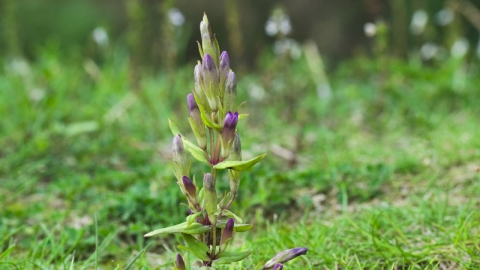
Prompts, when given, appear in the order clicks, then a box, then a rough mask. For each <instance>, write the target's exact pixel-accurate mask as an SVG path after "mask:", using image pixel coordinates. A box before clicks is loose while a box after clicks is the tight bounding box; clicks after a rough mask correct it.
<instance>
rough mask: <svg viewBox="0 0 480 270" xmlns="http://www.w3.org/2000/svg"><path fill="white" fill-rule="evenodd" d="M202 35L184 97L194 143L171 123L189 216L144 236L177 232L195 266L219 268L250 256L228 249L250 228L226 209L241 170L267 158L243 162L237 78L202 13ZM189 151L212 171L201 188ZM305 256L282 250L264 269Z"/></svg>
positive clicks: (180, 264)
mask: <svg viewBox="0 0 480 270" xmlns="http://www.w3.org/2000/svg"><path fill="white" fill-rule="evenodd" d="M200 32H201V35H202V42H201V44H200V43H198V48H199V51H200V56H201V57H202V61H201V62H200V61H199V62H198V64H197V65H196V66H195V69H194V81H195V88H194V89H193V90H192V93H190V94H188V96H187V105H188V110H189V112H190V117H189V118H188V122H189V123H190V127H191V129H192V131H193V134H194V135H195V138H196V142H197V143H196V144H195V143H193V142H191V141H189V140H188V139H187V138H186V137H185V136H183V135H182V134H181V133H180V131H179V130H178V128H177V126H176V125H175V123H173V122H172V121H169V124H170V129H171V130H172V133H173V161H172V168H173V172H174V174H175V177H176V178H177V184H178V185H179V187H180V190H181V191H182V193H183V194H184V195H185V197H186V199H187V206H188V208H189V213H190V214H189V215H188V216H187V218H186V221H185V222H183V223H180V224H177V225H175V226H171V227H168V228H162V229H158V230H155V231H152V232H150V233H148V234H146V235H145V236H146V237H149V236H154V235H159V234H171V233H180V234H181V235H182V236H183V238H184V239H185V242H186V246H179V248H180V249H184V250H187V251H188V252H190V253H192V254H193V255H194V256H195V257H197V258H198V259H199V261H198V262H197V263H196V264H197V266H199V267H217V266H218V265H221V264H230V263H233V262H237V261H241V260H243V259H245V258H246V257H248V256H249V255H250V254H251V251H227V248H228V246H229V244H230V243H231V241H232V237H233V234H234V233H240V232H245V231H248V230H250V229H251V228H252V225H250V224H244V223H243V221H242V219H241V218H240V217H239V216H238V215H236V214H235V213H233V212H231V211H229V207H230V205H231V204H232V202H233V201H234V199H235V197H236V195H237V192H238V188H239V185H240V176H241V173H242V171H245V170H248V169H249V168H250V167H252V166H253V165H255V164H256V163H258V162H259V161H260V160H261V159H262V158H263V157H264V156H265V154H263V155H260V156H258V157H255V158H253V159H250V160H242V146H241V143H240V135H239V133H238V130H237V124H238V121H239V120H241V119H243V118H244V117H245V116H246V115H245V114H239V113H238V112H237V109H238V106H237V102H236V96H237V84H236V75H235V73H234V72H233V71H232V70H231V69H230V60H229V57H228V54H227V52H225V51H224V52H222V53H220V48H219V45H218V42H217V39H216V38H215V36H214V35H213V34H212V31H211V29H210V24H209V22H208V18H207V16H206V15H204V17H203V21H202V22H200ZM187 152H188V153H190V154H191V156H193V158H194V159H196V160H197V161H199V162H203V163H205V164H207V165H208V166H209V167H210V171H209V172H207V173H205V174H204V175H203V183H202V184H203V185H202V187H201V188H200V184H199V183H197V181H196V180H195V176H193V177H192V174H191V172H190V169H191V160H190V159H189V158H188V157H187ZM220 171H226V172H227V174H228V179H229V182H230V191H229V192H226V193H225V194H223V193H221V192H220V193H217V188H216V184H217V179H219V177H218V176H219V172H220ZM306 252H307V249H306V248H293V249H289V250H285V251H282V252H280V253H278V254H277V255H275V256H274V257H273V258H272V259H271V260H269V261H268V262H267V263H266V264H265V265H264V266H263V268H262V269H277V270H279V269H283V263H285V262H287V261H289V260H291V259H293V258H295V257H297V256H299V255H303V254H306ZM174 269H178V270H186V269H187V266H186V264H185V261H184V259H183V258H182V256H181V255H180V254H178V255H177V258H176V260H175V267H174ZM188 269H189V268H188Z"/></svg>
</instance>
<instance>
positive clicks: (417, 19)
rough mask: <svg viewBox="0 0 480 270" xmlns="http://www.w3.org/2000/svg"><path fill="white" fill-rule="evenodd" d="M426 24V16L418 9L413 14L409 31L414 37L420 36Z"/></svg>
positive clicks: (423, 11) (425, 13)
mask: <svg viewBox="0 0 480 270" xmlns="http://www.w3.org/2000/svg"><path fill="white" fill-rule="evenodd" d="M427 22H428V14H427V12H425V10H423V9H419V10H417V11H415V13H413V17H412V23H411V24H410V31H412V34H414V35H420V34H421V33H422V32H423V30H424V29H425V26H426V25H427Z"/></svg>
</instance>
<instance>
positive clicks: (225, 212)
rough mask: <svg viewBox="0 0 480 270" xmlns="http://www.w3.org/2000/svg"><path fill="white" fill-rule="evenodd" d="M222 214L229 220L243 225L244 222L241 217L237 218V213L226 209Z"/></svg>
mask: <svg viewBox="0 0 480 270" xmlns="http://www.w3.org/2000/svg"><path fill="white" fill-rule="evenodd" d="M222 214H223V215H224V216H226V217H229V218H233V220H234V221H235V223H242V222H243V220H242V218H240V217H239V216H237V215H236V214H235V213H233V212H231V211H229V210H227V209H225V210H223V212H222Z"/></svg>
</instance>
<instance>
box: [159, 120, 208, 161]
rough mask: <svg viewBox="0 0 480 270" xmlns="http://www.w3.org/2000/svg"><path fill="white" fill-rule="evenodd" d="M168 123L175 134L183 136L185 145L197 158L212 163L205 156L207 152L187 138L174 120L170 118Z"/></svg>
mask: <svg viewBox="0 0 480 270" xmlns="http://www.w3.org/2000/svg"><path fill="white" fill-rule="evenodd" d="M168 124H169V125H170V130H171V131H172V133H173V135H174V136H175V135H177V134H180V137H182V142H183V146H184V147H185V149H186V150H187V151H188V152H190V154H192V156H193V157H194V158H195V159H196V160H198V161H201V162H205V163H207V164H210V162H208V161H207V159H206V158H205V152H204V151H203V150H202V149H201V148H200V147H198V146H196V145H195V144H193V143H192V142H190V141H189V140H187V139H186V138H185V136H183V135H182V133H180V130H179V129H178V127H177V125H176V124H175V123H174V122H173V121H172V120H170V119H168Z"/></svg>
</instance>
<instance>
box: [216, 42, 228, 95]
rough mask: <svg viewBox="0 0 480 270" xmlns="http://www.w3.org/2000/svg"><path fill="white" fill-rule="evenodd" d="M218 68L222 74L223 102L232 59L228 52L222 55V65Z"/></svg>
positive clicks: (221, 89) (221, 93) (221, 90)
mask: <svg viewBox="0 0 480 270" xmlns="http://www.w3.org/2000/svg"><path fill="white" fill-rule="evenodd" d="M218 66H219V67H218V71H219V73H220V85H219V86H220V100H223V96H224V94H225V80H226V77H227V74H228V72H229V70H230V59H229V57H228V53H227V52H226V51H223V52H222V54H221V55H220V64H219V65H218Z"/></svg>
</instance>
